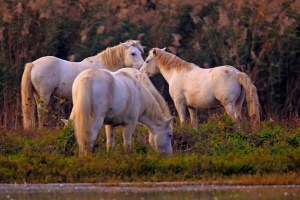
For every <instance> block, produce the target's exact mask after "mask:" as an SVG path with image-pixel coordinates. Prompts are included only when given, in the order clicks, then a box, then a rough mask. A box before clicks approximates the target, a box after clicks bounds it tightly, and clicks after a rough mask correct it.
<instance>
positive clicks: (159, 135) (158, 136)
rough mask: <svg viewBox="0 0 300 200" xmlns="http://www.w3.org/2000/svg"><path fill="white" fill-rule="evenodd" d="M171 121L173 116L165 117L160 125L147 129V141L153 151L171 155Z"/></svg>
mask: <svg viewBox="0 0 300 200" xmlns="http://www.w3.org/2000/svg"><path fill="white" fill-rule="evenodd" d="M172 121H173V117H171V118H169V119H166V118H165V122H164V123H163V124H162V126H160V127H158V128H156V129H155V130H150V129H149V143H150V145H151V146H152V148H153V149H154V150H155V151H157V152H159V153H161V154H166V155H172V145H171V139H172V136H173V134H172Z"/></svg>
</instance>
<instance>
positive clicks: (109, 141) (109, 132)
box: [105, 125, 116, 152]
mask: <svg viewBox="0 0 300 200" xmlns="http://www.w3.org/2000/svg"><path fill="white" fill-rule="evenodd" d="M115 128H116V127H115V126H112V125H105V133H106V149H107V152H108V151H110V150H112V149H113V148H114V146H115V142H114V132H115Z"/></svg>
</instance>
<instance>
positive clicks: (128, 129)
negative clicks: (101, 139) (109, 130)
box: [123, 122, 137, 152]
mask: <svg viewBox="0 0 300 200" xmlns="http://www.w3.org/2000/svg"><path fill="white" fill-rule="evenodd" d="M136 125H137V122H131V123H129V124H127V125H126V126H123V140H124V148H125V152H129V151H130V150H131V138H132V134H133V131H134V129H135V127H136Z"/></svg>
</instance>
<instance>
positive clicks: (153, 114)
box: [140, 85, 165, 124]
mask: <svg viewBox="0 0 300 200" xmlns="http://www.w3.org/2000/svg"><path fill="white" fill-rule="evenodd" d="M140 87H144V86H142V85H140ZM141 93H142V95H143V99H144V102H145V104H146V105H147V106H146V109H145V115H146V116H148V117H149V118H150V119H151V120H152V121H154V122H155V123H157V124H163V123H164V121H165V120H164V115H163V111H162V110H161V109H160V106H159V104H158V102H157V101H156V99H155V98H154V97H153V95H152V94H151V93H150V92H149V90H147V89H145V88H143V89H142V90H141Z"/></svg>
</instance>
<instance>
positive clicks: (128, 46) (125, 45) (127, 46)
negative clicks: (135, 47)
mask: <svg viewBox="0 0 300 200" xmlns="http://www.w3.org/2000/svg"><path fill="white" fill-rule="evenodd" d="M120 44H122V45H123V46H124V47H126V49H128V48H130V47H131V46H130V45H128V44H125V43H121V42H120Z"/></svg>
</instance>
